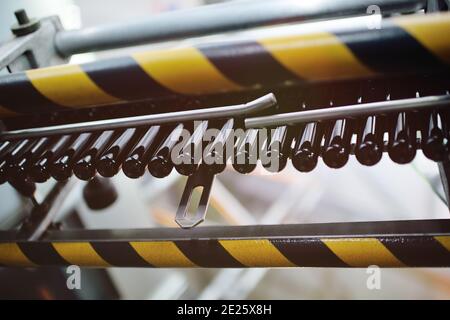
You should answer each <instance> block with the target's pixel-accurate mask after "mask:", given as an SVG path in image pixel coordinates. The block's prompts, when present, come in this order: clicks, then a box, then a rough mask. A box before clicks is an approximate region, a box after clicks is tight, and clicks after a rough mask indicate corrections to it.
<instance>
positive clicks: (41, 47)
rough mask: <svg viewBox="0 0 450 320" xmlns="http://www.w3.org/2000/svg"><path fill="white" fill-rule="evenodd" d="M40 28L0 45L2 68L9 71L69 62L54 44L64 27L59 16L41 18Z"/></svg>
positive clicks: (0, 68) (0, 63) (0, 67)
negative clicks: (58, 33)
mask: <svg viewBox="0 0 450 320" xmlns="http://www.w3.org/2000/svg"><path fill="white" fill-rule="evenodd" d="M40 24H41V26H40V28H39V29H38V30H36V31H34V32H32V33H30V34H27V35H24V36H21V37H15V38H13V39H11V40H10V41H8V42H6V43H4V44H2V46H0V70H2V69H3V68H5V67H8V69H9V72H11V73H13V72H17V71H23V70H28V69H33V68H39V67H46V66H52V65H58V64H63V63H66V62H68V58H64V57H62V56H61V55H60V54H59V52H57V50H56V48H55V45H54V41H53V39H54V37H55V34H56V33H57V32H58V31H61V30H62V29H63V27H62V25H61V22H60V20H59V18H58V17H57V16H51V17H47V18H44V19H42V20H40Z"/></svg>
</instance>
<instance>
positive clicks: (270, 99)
mask: <svg viewBox="0 0 450 320" xmlns="http://www.w3.org/2000/svg"><path fill="white" fill-rule="evenodd" d="M276 104H277V100H276V98H275V96H274V95H273V94H272V93H269V94H267V95H265V96H262V97H260V98H258V99H255V100H253V101H250V102H248V103H244V104H238V105H232V106H226V107H213V108H206V109H194V110H185V111H176V112H167V113H158V114H150V115H143V116H135V117H126V118H116V119H108V120H98V121H88V122H81V123H70V124H63V125H57V126H49V127H41V128H29V129H20V130H13V131H5V132H0V141H4V140H17V139H26V138H36V137H42V136H50V135H63V134H72V133H80V132H89V131H94V130H95V131H98V130H110V129H118V128H131V127H138V126H143V125H154V124H157V125H160V124H164V123H170V122H183V121H192V120H207V119H215V118H230V117H237V116H245V115H248V114H250V113H253V112H256V111H260V110H263V109H266V108H269V107H273V106H275V105H276Z"/></svg>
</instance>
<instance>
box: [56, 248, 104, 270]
mask: <svg viewBox="0 0 450 320" xmlns="http://www.w3.org/2000/svg"><path fill="white" fill-rule="evenodd" d="M52 245H53V247H54V248H55V250H56V251H57V252H58V253H59V255H60V256H61V257H63V258H64V260H66V261H67V262H69V263H70V264H76V265H79V266H89V267H109V266H110V265H109V263H107V262H106V261H105V260H103V258H102V257H101V256H100V255H99V254H98V253H97V252H96V251H95V250H94V248H93V247H92V246H91V244H90V243H89V242H53V243H52Z"/></svg>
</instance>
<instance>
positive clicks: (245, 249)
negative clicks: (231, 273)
mask: <svg viewBox="0 0 450 320" xmlns="http://www.w3.org/2000/svg"><path fill="white" fill-rule="evenodd" d="M219 242H220V244H221V245H222V246H223V247H224V248H225V250H227V251H228V253H230V254H231V255H232V256H233V257H234V258H235V259H236V260H238V261H239V262H240V263H242V264H243V265H246V266H247V267H266V266H271V267H296V265H295V264H293V263H292V262H290V261H289V260H288V259H287V258H286V257H285V256H284V255H283V254H281V253H280V251H278V250H277V248H275V247H274V246H273V244H272V243H270V241H269V240H220V241H219Z"/></svg>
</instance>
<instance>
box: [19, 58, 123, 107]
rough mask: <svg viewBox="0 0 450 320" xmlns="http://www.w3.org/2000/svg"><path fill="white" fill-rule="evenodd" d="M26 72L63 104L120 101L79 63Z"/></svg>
mask: <svg viewBox="0 0 450 320" xmlns="http://www.w3.org/2000/svg"><path fill="white" fill-rule="evenodd" d="M26 74H27V76H28V78H29V79H30V81H31V83H32V84H33V86H34V87H35V88H36V89H37V90H38V91H39V92H40V93H41V94H42V95H44V96H45V97H46V98H48V99H50V100H51V101H53V102H55V103H57V104H59V105H62V106H66V107H81V106H92V105H100V104H106V103H114V102H118V101H120V100H119V99H117V98H115V97H113V96H111V95H109V94H107V93H106V92H104V91H103V90H102V89H100V88H99V87H98V86H97V85H96V84H95V83H94V82H93V81H92V80H91V79H90V78H89V77H88V75H87V74H86V73H84V71H83V70H82V69H81V67H80V66H77V65H63V66H55V67H49V68H41V69H33V70H28V71H26Z"/></svg>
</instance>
